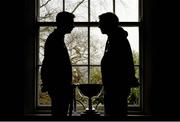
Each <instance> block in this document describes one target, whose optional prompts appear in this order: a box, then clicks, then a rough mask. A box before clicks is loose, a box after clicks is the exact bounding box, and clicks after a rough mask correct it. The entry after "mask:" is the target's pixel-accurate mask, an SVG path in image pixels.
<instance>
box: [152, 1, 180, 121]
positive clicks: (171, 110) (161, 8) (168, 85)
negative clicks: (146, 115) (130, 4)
mask: <svg viewBox="0 0 180 122" xmlns="http://www.w3.org/2000/svg"><path fill="white" fill-rule="evenodd" d="M153 2H154V3H153V16H152V17H153V29H152V33H153V36H152V45H153V47H152V54H153V60H152V61H153V67H152V68H153V72H152V73H153V77H152V79H153V80H152V81H153V82H152V84H153V87H152V91H153V92H152V96H153V98H152V110H153V115H154V116H162V117H164V118H167V117H170V118H171V117H172V118H180V111H179V110H180V100H179V96H180V95H179V93H180V92H179V82H180V77H179V71H178V70H179V68H180V67H179V66H180V65H179V63H180V59H179V32H178V30H177V29H176V28H177V27H178V25H179V24H178V23H179V22H178V17H177V16H179V15H178V14H176V13H177V10H176V8H178V7H177V6H176V3H174V2H167V1H163V2H162V1H161V2H160V1H159V2H158V1H153ZM170 6H171V7H170ZM168 13H169V14H168Z"/></svg>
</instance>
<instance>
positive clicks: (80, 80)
mask: <svg viewBox="0 0 180 122" xmlns="http://www.w3.org/2000/svg"><path fill="white" fill-rule="evenodd" d="M72 72H73V83H74V84H84V83H88V67H87V66H73V67H72Z"/></svg>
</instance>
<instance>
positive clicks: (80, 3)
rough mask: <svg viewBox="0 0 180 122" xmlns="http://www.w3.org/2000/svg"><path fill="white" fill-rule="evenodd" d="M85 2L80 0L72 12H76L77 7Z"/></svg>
mask: <svg viewBox="0 0 180 122" xmlns="http://www.w3.org/2000/svg"><path fill="white" fill-rule="evenodd" d="M83 2H84V0H82V1H81V2H79V3H78V4H77V6H76V7H75V8H74V10H72V12H71V13H74V12H75V11H76V9H77V8H78V7H79V6H80V5H81V4H82V3H83Z"/></svg>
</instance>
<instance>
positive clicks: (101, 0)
mask: <svg viewBox="0 0 180 122" xmlns="http://www.w3.org/2000/svg"><path fill="white" fill-rule="evenodd" d="M105 12H113V0H91V6H90V20H91V21H95V22H97V21H98V16H99V15H100V14H102V13H105Z"/></svg>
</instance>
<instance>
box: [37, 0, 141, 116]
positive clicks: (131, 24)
mask: <svg viewBox="0 0 180 122" xmlns="http://www.w3.org/2000/svg"><path fill="white" fill-rule="evenodd" d="M37 1H38V2H36V4H37V5H36V9H35V12H36V13H37V14H36V15H37V18H38V16H39V0H37ZM138 1H139V20H138V21H137V22H120V23H119V24H120V25H121V26H123V27H138V28H139V65H135V66H138V67H139V78H140V79H139V80H140V83H142V84H143V82H142V81H143V76H142V74H143V72H142V71H143V64H142V62H143V59H142V58H143V57H142V55H143V43H142V40H143V23H142V14H143V10H142V8H143V7H142V5H143V0H138ZM64 5H65V0H63V10H64V9H65V7H64ZM88 9H90V0H88ZM113 13H115V0H113ZM88 21H89V22H75V27H88V65H81V66H87V67H88V81H89V77H90V76H89V75H90V68H91V66H100V65H91V64H90V47H89V45H90V31H89V29H90V27H98V22H90V10H88ZM43 26H49V27H55V26H56V25H55V22H40V21H37V22H36V36H35V37H36V39H35V40H36V43H35V48H36V49H35V57H36V58H35V59H36V61H35V62H36V63H35V64H36V68H35V70H36V71H35V100H34V101H35V110H47V109H49V106H38V102H37V101H38V100H37V99H38V70H39V67H40V65H39V60H38V59H39V57H38V55H39V30H40V29H39V28H40V27H43ZM72 66H78V65H72ZM143 104H144V103H143V86H142V85H141V86H140V106H138V107H137V106H129V107H128V109H129V110H130V111H137V112H140V111H142V109H143Z"/></svg>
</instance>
